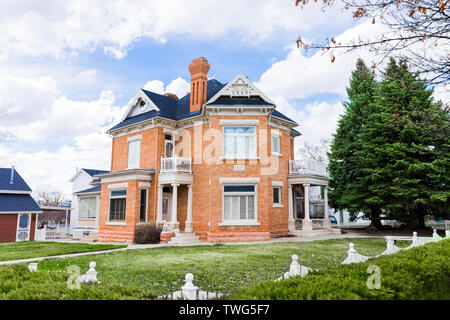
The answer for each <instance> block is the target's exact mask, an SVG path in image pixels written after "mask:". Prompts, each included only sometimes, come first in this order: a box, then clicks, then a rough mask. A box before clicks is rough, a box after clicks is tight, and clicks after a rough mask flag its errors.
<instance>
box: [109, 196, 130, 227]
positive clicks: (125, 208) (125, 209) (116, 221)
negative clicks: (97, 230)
mask: <svg viewBox="0 0 450 320" xmlns="http://www.w3.org/2000/svg"><path fill="white" fill-rule="evenodd" d="M117 191H125V195H120V196H113V195H112V193H113V192H117ZM114 199H125V205H124V213H123V220H116V219H114V220H111V201H112V200H114ZM126 218H127V189H122V188H121V189H111V190H109V208H108V223H110V224H115V223H118V224H124V223H125V221H126Z"/></svg>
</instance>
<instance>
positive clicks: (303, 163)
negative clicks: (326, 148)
mask: <svg viewBox="0 0 450 320" xmlns="http://www.w3.org/2000/svg"><path fill="white" fill-rule="evenodd" d="M289 174H299V175H315V176H326V175H327V167H326V165H325V164H324V163H322V162H319V161H316V160H311V159H299V160H289Z"/></svg>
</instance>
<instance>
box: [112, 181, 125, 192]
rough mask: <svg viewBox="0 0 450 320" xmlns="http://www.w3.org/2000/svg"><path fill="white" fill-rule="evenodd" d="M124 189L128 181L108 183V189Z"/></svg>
mask: <svg viewBox="0 0 450 320" xmlns="http://www.w3.org/2000/svg"><path fill="white" fill-rule="evenodd" d="M124 188H125V189H126V188H128V182H123V183H114V184H109V185H108V189H109V190H112V189H124Z"/></svg>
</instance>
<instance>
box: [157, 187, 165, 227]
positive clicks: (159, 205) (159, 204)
mask: <svg viewBox="0 0 450 320" xmlns="http://www.w3.org/2000/svg"><path fill="white" fill-rule="evenodd" d="M162 195H163V186H162V184H158V199H157V201H158V202H157V209H156V210H157V212H156V223H157V224H158V223H162V219H163V217H162Z"/></svg>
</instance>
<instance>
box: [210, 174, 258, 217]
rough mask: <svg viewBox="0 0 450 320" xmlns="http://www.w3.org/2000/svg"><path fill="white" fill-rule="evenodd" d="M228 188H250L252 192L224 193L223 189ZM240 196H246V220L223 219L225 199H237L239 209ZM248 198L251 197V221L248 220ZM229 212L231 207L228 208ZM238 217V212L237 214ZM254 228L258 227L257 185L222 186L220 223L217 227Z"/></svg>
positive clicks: (228, 184)
mask: <svg viewBox="0 0 450 320" xmlns="http://www.w3.org/2000/svg"><path fill="white" fill-rule="evenodd" d="M228 186H252V187H254V191H251V192H250V191H242V192H225V187H228ZM241 196H247V197H246V199H247V203H246V219H225V197H239V207H240V201H241V198H240V197H241ZM248 196H253V216H254V217H253V219H248V214H249V212H248ZM230 210H231V206H230ZM239 215H240V212H239ZM246 225H247V226H255V225H260V223H259V222H258V185H257V184H252V183H249V184H233V183H227V184H223V185H222V222H221V223H219V226H246Z"/></svg>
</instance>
